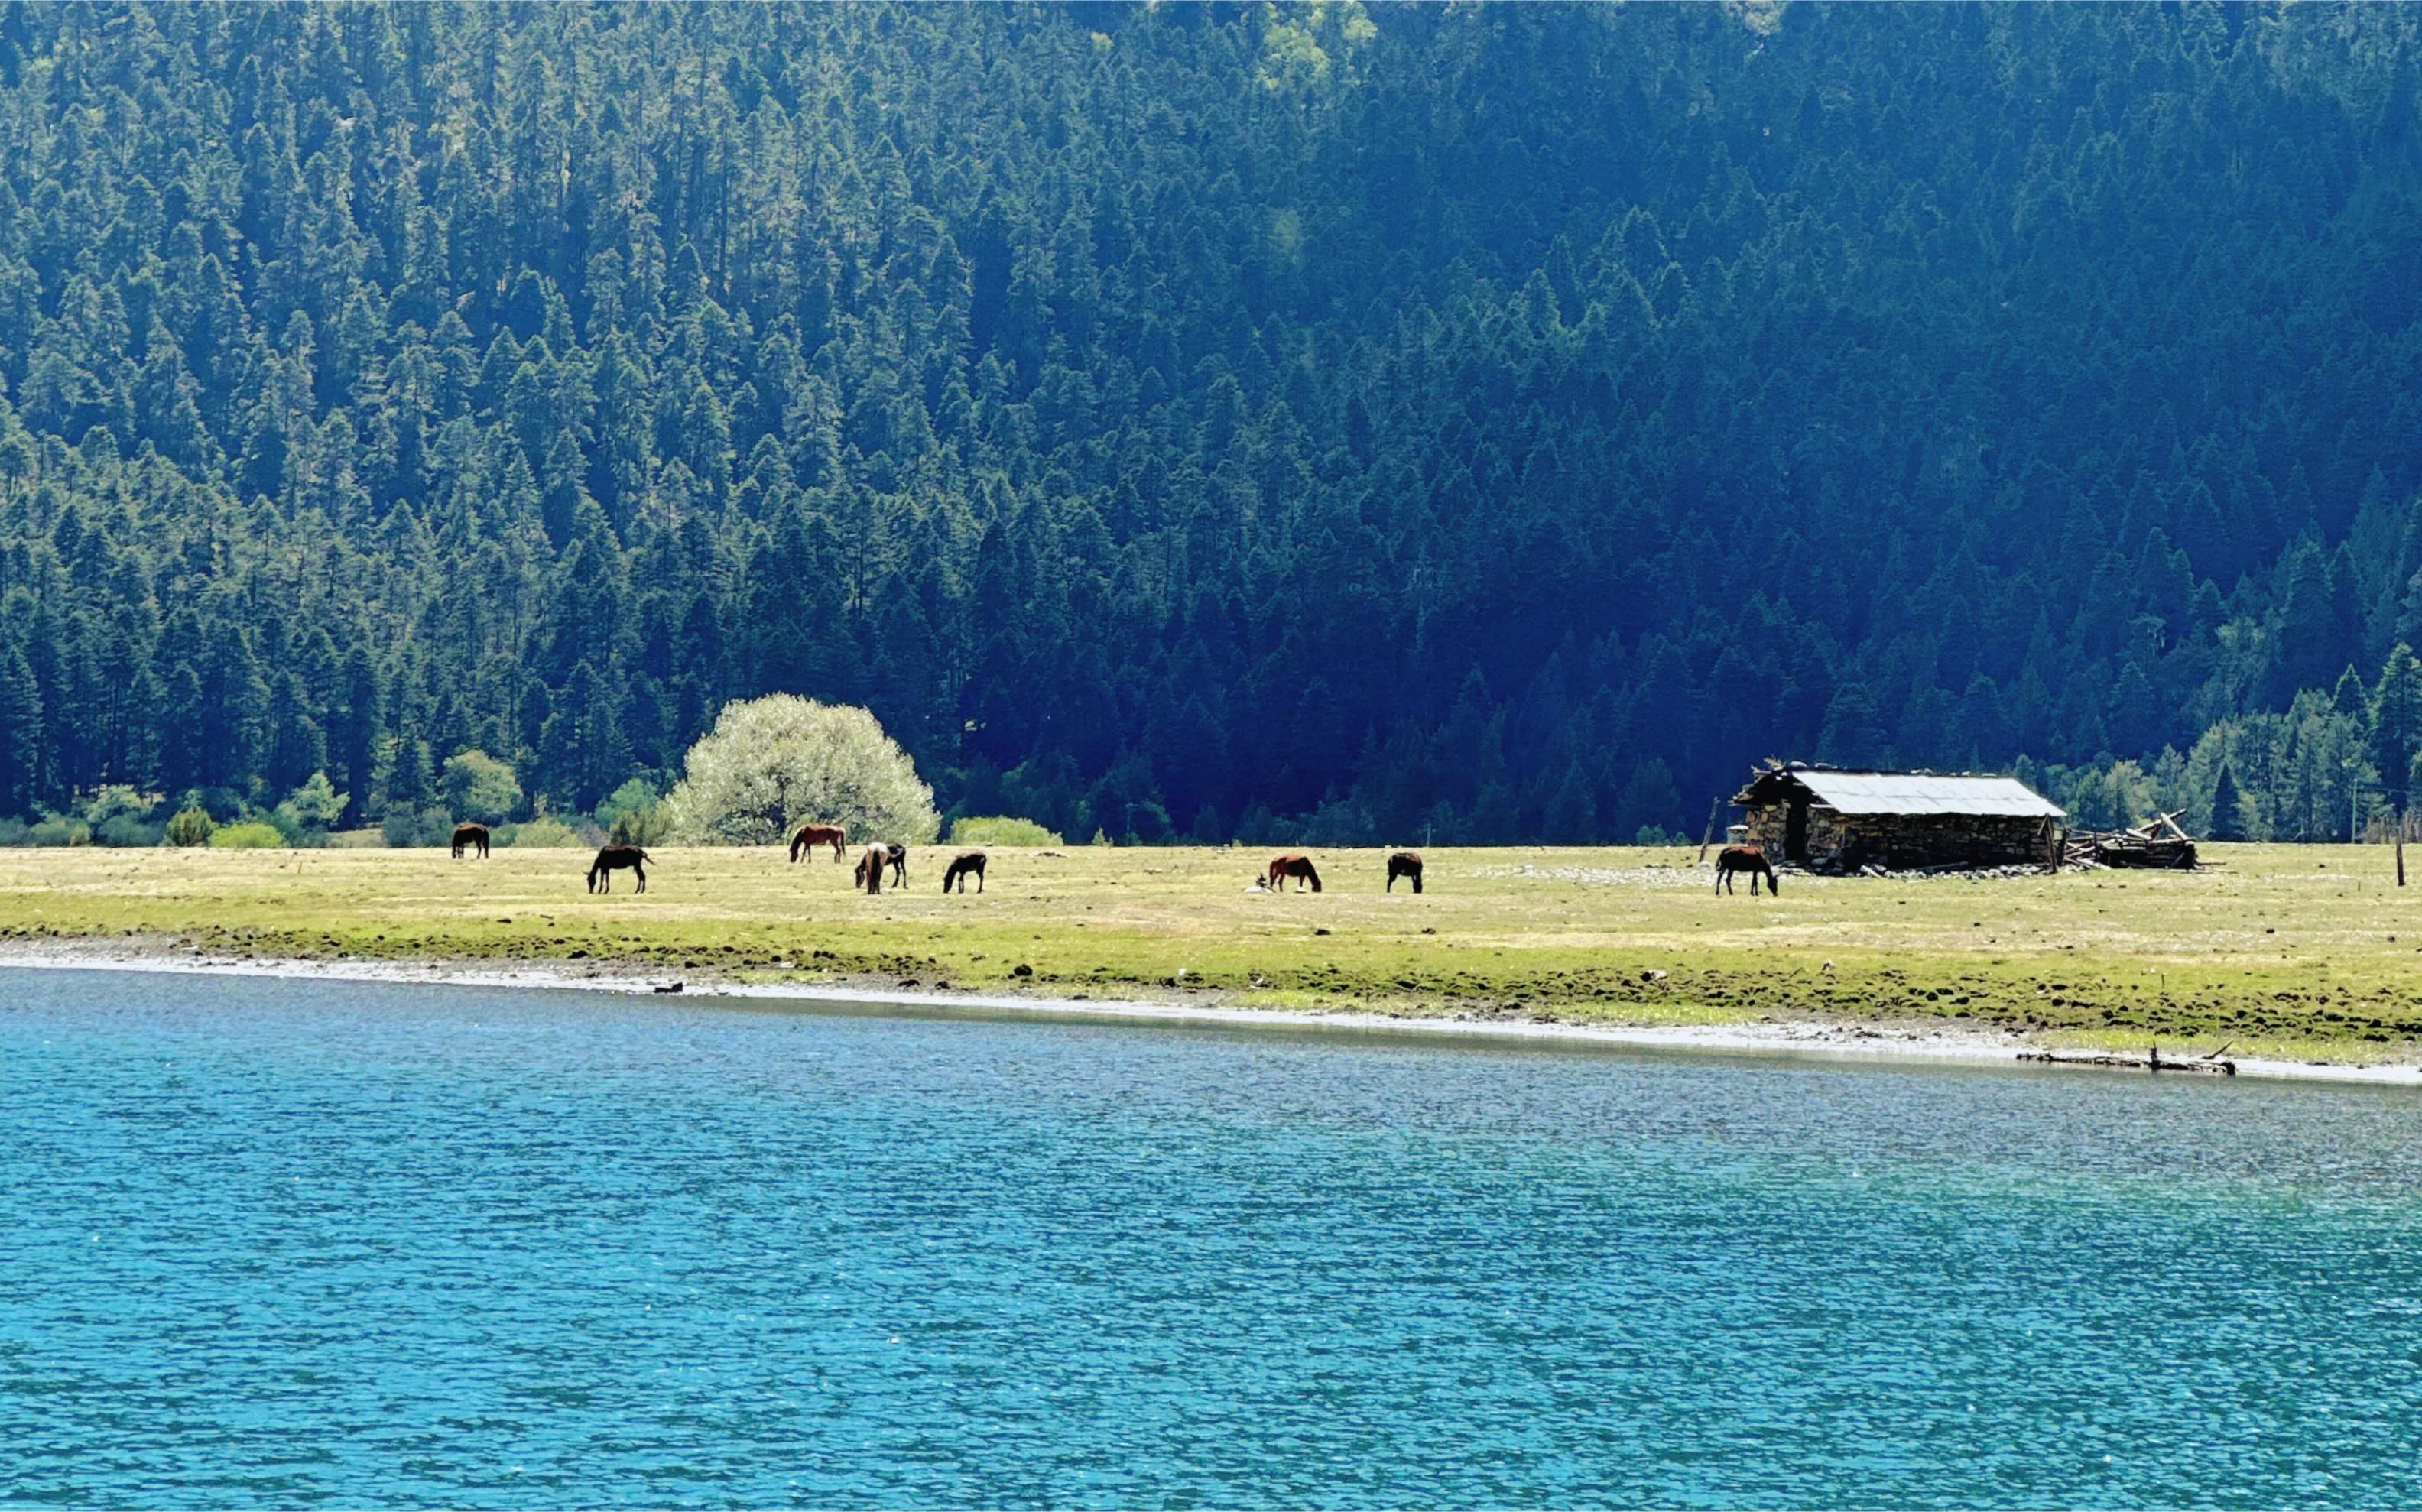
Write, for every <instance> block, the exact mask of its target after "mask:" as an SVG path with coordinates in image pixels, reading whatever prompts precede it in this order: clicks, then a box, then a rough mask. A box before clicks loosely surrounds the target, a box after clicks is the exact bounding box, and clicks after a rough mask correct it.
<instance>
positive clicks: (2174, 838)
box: [2068, 813, 2198, 872]
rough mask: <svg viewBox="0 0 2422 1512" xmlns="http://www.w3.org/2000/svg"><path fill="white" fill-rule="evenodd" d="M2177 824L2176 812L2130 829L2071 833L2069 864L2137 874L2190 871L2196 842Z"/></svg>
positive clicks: (2159, 816)
mask: <svg viewBox="0 0 2422 1512" xmlns="http://www.w3.org/2000/svg"><path fill="white" fill-rule="evenodd" d="M2068 864H2069V865H2071V866H2111V867H2120V868H2125V869H2128V870H2131V871H2139V872H2192V871H2194V869H2195V867H2196V865H2197V864H2198V863H2197V861H2196V859H2195V843H2194V840H2193V838H2191V837H2190V836H2189V835H2188V834H2187V832H2186V831H2185V830H2183V829H2180V828H2179V827H2178V814H2177V813H2163V814H2155V815H2154V816H2153V817H2152V818H2151V819H2149V820H2147V822H2145V823H2144V824H2141V825H2137V826H2135V827H2132V828H2129V829H2105V830H2091V829H2089V830H2079V831H2076V832H2073V833H2071V834H2070V835H2069V837H2068Z"/></svg>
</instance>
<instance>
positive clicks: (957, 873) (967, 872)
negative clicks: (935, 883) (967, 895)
mask: <svg viewBox="0 0 2422 1512" xmlns="http://www.w3.org/2000/svg"><path fill="white" fill-rule="evenodd" d="M969 877H974V878H975V879H976V890H977V891H978V892H982V891H983V882H984V853H983V852H982V851H965V852H962V853H961V854H960V855H958V856H956V857H954V858H952V861H951V866H950V870H948V871H946V872H944V873H943V874H942V890H943V891H945V892H948V891H950V890H951V884H952V883H953V882H955V883H957V884H958V885H959V890H960V891H961V892H965V891H967V878H969Z"/></svg>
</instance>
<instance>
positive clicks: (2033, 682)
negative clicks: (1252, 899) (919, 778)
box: [0, 4, 2422, 843]
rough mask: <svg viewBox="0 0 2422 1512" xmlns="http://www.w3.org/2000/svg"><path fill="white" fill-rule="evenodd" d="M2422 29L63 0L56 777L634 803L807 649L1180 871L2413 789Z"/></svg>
mask: <svg viewBox="0 0 2422 1512" xmlns="http://www.w3.org/2000/svg"><path fill="white" fill-rule="evenodd" d="M2417 30H2422V14H2417V13H2416V12H2414V11H2413V10H2410V9H2405V8H2337V7H2334V6H2326V5H2302V6H2295V7H2292V8H2272V7H2269V6H2256V5H2188V6H2183V7H2178V6H2163V7H2159V8H2155V7H2054V6H2039V7H2024V8H2020V7H2009V8H2001V7H1981V6H1961V7H1947V6H1946V7H1907V8H1899V7H1894V8H1885V7H1846V8H1824V7H1813V6H1797V5H1795V6H1790V7H1787V8H1769V7H1765V6H1760V5H1749V6H1732V7H1726V8H1712V7H1710V8H1678V7H1653V6H1652V7H1627V8H1555V7H1547V6H1519V7H1513V6H1508V7H1497V8H1480V7H1457V8H1394V7H1387V6H1370V7H1367V8H1366V7H1363V6H1359V5H1354V4H1327V5H1320V4H1313V5H1305V6H1286V7H1280V8H1269V7H1265V6H1250V7H1247V6H1164V7H1160V8H1124V7H1115V6H1109V5H1075V6H1014V7H999V6H928V7H918V8H873V7H798V8H781V7H777V8H760V7H753V6H750V7H741V6H731V7H705V6H700V7H685V8H675V7H661V6H659V7H629V8H621V7H611V6H598V7H590V6H579V7H571V6H567V7H559V8H527V7H491V6H475V5H447V4H433V5H401V4H400V5H392V6H383V5H369V4H363V5H331V6H314V7H290V6H241V5H205V6H161V7H149V8H108V7H84V6H66V5H59V6H24V5H17V6H11V7H9V8H8V9H7V10H6V11H5V12H0V141H6V142H8V144H9V150H8V151H7V152H6V153H5V154H0V393H4V394H5V398H0V811H13V812H20V813H30V812H32V811H36V810H37V809H39V808H42V807H60V806H65V805H67V804H69V803H71V802H72V801H74V800H75V799H76V798H77V797H78V796H79V795H88V794H90V793H91V792H93V791H95V790H96V789H98V788H100V787H102V785H104V784H116V783H131V784H134V786H136V787H137V788H140V789H142V790H145V791H147V792H151V791H156V792H163V793H169V794H181V793H183V792H185V791H186V790H189V789H199V790H203V791H204V792H206V793H209V792H212V791H216V792H218V793H219V794H220V795H221V800H222V801H225V800H226V799H227V797H228V795H233V796H234V797H240V798H244V799H247V800H249V801H251V802H254V803H258V804H261V805H264V806H265V805H268V804H272V803H275V801H276V800H277V799H278V798H280V797H281V796H283V795H286V794H287V793H289V792H290V791H291V790H293V789H295V788H296V787H298V786H300V785H302V784H304V783H305V782H306V781H307V780H308V779H309V778H310V777H311V775H312V774H313V773H314V772H317V771H322V770H324V771H325V772H326V773H327V774H328V776H329V778H330V779H331V780H332V781H333V784H334V787H335V789H336V790H337V791H338V792H341V793H343V794H345V795H347V796H348V805H347V807H348V810H349V812H348V814H347V820H348V822H353V823H359V822H364V821H368V820H374V819H376V818H377V817H378V816H379V815H380V814H382V813H383V812H385V811H388V810H389V809H391V808H395V807H398V806H402V807H410V808H419V807H421V806H425V805H427V804H429V803H431V802H433V801H434V799H435V795H436V794H437V791H438V790H437V783H438V775H437V774H438V772H439V769H440V765H441V764H442V763H443V762H444V761H445V760H446V759H447V758H448V756H450V755H453V754H455V753H457V752H459V751H463V750H465V749H473V748H476V749H480V750H484V751H486V752H490V753H493V754H495V755H497V756H501V757H504V758H505V759H507V760H508V761H510V762H511V764H512V766H513V768H514V771H515V773H516V775H517V776H518V778H519V780H520V782H521V784H522V787H523V788H524V789H525V790H526V791H527V793H528V794H529V795H532V797H534V798H536V797H540V796H542V795H543V798H544V799H545V800H546V801H547V802H548V803H549V804H550V805H551V807H552V808H553V809H554V810H556V811H570V810H574V809H579V810H587V809H590V808H591V807H593V806H594V805H596V804H597V803H598V802H599V801H600V800H601V799H603V798H604V797H606V795H608V794H609V793H611V792H613V791H614V790H616V789H617V788H618V787H620V786H621V785H622V784H623V783H625V782H626V781H627V780H630V779H631V778H633V777H635V776H637V777H642V778H651V777H652V778H653V779H654V780H658V781H659V782H662V781H663V780H666V779H667V778H668V776H669V775H670V774H671V772H672V770H673V768H675V766H676V765H677V764H678V761H679V758H680V754H681V752H682V751H683V750H684V748H687V747H688V745H689V744H690V743H691V741H692V740H694V739H695V738H696V737H697V736H698V735H699V734H700V732H702V731H704V730H705V729H706V728H707V727H708V726H709V725H710V724H711V723H712V721H713V718H714V716H715V713H716V709H717V708H718V707H719V706H720V705H721V704H722V703H723V702H724V701H727V700H729V699H731V698H735V697H745V696H749V695H754V694H758V693H763V692H767V691H777V690H779V691H789V692H795V693H800V694H804V695H809V696H812V697H814V698H817V699H821V700H825V701H833V702H846V703H862V704H865V705H868V706H869V707H871V708H872V709H873V711H874V713H875V714H876V715H877V716H878V717H880V718H881V720H882V721H883V724H884V726H885V727H886V728H887V729H888V730H889V731H890V732H893V733H894V734H895V735H896V736H898V737H899V739H900V740H901V741H902V742H903V743H904V745H905V746H906V747H907V748H908V749H909V750H910V752H911V753H913V755H914V756H915V758H916V760H917V763H918V764H919V765H920V768H921V769H923V770H924V771H925V772H926V773H927V774H929V775H930V776H932V777H933V778H934V779H935V780H936V786H937V789H938V795H939V798H940V801H941V802H942V803H943V804H944V805H945V806H946V807H948V808H952V809H954V810H958V811H974V812H979V813H991V812H997V811H1008V812H1018V813H1025V814H1030V815H1031V816H1033V817H1035V818H1038V819H1041V820H1043V821H1045V822H1046V823H1047V824H1049V825H1050V826H1051V827H1054V828H1058V829H1062V830H1066V831H1069V832H1072V833H1077V832H1086V833H1089V832H1091V830H1092V829H1093V827H1095V826H1096V825H1104V826H1107V827H1109V828H1110V829H1111V830H1112V831H1113V832H1114V833H1116V832H1122V831H1126V830H1130V829H1132V830H1134V831H1137V832H1140V833H1143V834H1145V835H1146V836H1147V837H1149V836H1152V835H1155V834H1160V833H1179V834H1194V835H1199V836H1203V837H1206V838H1225V837H1227V836H1229V835H1231V834H1235V833H1237V832H1239V831H1242V832H1244V833H1247V834H1249V835H1253V836H1255V837H1257V838H1258V837H1259V836H1262V835H1265V834H1269V833H1273V832H1276V831H1278V830H1280V829H1282V828H1299V829H1300V830H1302V831H1303V832H1305V833H1306V834H1307V835H1308V837H1309V838H1313V839H1320V840H1345V839H1351V838H1362V837H1367V838H1371V839H1401V838H1411V837H1416V836H1418V835H1420V834H1421V833H1423V831H1424V830H1425V829H1426V830H1428V831H1429V832H1431V833H1432V834H1433V835H1434V838H1436V839H1437V840H1438V841H1439V842H1441V843H1442V842H1445V841H1448V840H1453V839H1472V840H1487V839H1500V838H1507V837H1516V836H1526V835H1528V836H1538V837H1542V838H1553V839H1576V840H1585V839H1596V838H1612V837H1625V838H1628V836H1629V835H1631V834H1632V833H1633V832H1634V831H1635V830H1636V829H1638V828H1639V827H1642V826H1643V825H1649V826H1662V827H1682V826H1685V825H1688V826H1690V827H1693V828H1695V822H1696V820H1697V818H1698V816H1699V815H1700V814H1701V813H1703V812H1704V808H1705V804H1706V800H1707V798H1708V797H1709V796H1710V795H1713V794H1714V793H1715V792H1717V791H1718V790H1720V789H1722V790H1724V791H1729V788H1730V786H1731V785H1732V784H1733V783H1734V782H1735V781H1736V780H1737V779H1738V777H1739V775H1740V773H1741V770H1742V768H1743V765H1744V764H1746V763H1747V762H1749V761H1750V760H1752V759H1754V758H1756V757H1760V756H1763V755H1767V754H1769V753H1774V754H1789V755H1819V756H1824V757H1828V758H1832V759H1836V760H1840V761H1845V762H1878V763H1880V762H1902V763H1924V764H1933V765H1937V766H1953V767H1962V766H1974V765H2006V764H2010V763H2012V762H2013V761H2015V760H2017V759H2018V758H2020V757H2021V756H2025V757H2030V758H2033V759H2035V760H2037V761H2039V762H2050V763H2068V764H2082V763H2097V764H2100V767H2101V768H2103V769H2108V768H2109V767H2110V764H2111V762H2112V760H2113V759H2114V758H2124V757H2139V758H2143V759H2144V760H2145V761H2146V762H2147V763H2148V764H2149V763H2151V762H2152V760H2153V758H2154V757H2155V755H2156V753H2157V752H2159V751H2160V750H2161V749H2162V748H2163V747H2164V746H2165V745H2170V744H2176V745H2178V746H2181V747H2184V746H2186V745H2188V744H2189V743H2190V742H2192V741H2194V738H2195V737H2196V736H2197V735H2198V734H2199V733H2201V732H2204V731H2205V730H2206V729H2207V727H2211V726H2215V725H2224V724H2225V725H2226V726H2227V728H2228V730H2230V731H2232V732H2236V731H2242V730H2244V729H2246V728H2250V726H2248V725H2247V724H2246V723H2245V721H2247V720H2249V719H2257V718H2265V717H2267V718H2272V719H2273V720H2274V721H2289V722H2291V723H2292V721H2294V720H2299V719H2315V720H2321V721H2323V722H2324V723H2326V722H2327V720H2328V719H2330V718H2333V717H2335V718H2337V719H2338V720H2339V721H2340V726H2338V727H2332V728H2335V729H2337V734H2336V735H2335V736H2333V737H2332V738H2333V739H2335V740H2336V741H2337V742H2338V744H2339V745H2342V746H2343V745H2347V744H2348V743H2349V742H2351V743H2352V744H2351V749H2352V750H2353V751H2355V752H2356V753H2357V754H2362V753H2363V752H2365V751H2367V750H2368V747H2367V745H2366V743H2367V742H2369V741H2371V740H2372V738H2373V737H2372V733H2371V730H2370V726H2371V715H2370V705H2371V703H2373V702H2374V701H2376V700H2375V699H2373V698H2372V697H2370V696H2369V694H2368V693H2367V690H2366V689H2364V688H2361V687H2357V688H2354V690H2353V691H2352V693H2351V694H2344V693H2343V692H2342V690H2340V689H2339V683H2340V676H2341V673H2342V671H2343V670H2344V669H2345V668H2347V667H2348V666H2349V664H2350V663H2359V664H2360V665H2362V666H2363V667H2364V668H2366V669H2367V674H2368V672H2369V669H2377V668H2380V667H2383V665H2392V664H2390V663H2389V652H2390V649H2391V648H2392V647H2393V646H2395V645H2396V644H2397V643H2398V641H2400V640H2405V639H2422V586H2417V584H2416V579H2415V574H2416V571H2417V569H2422V528H2417V525H2422V516H2417V513H2416V510H2415V505H2414V500H2415V497H2416V495H2417V491H2422V476H2418V475H2422V447H2416V446H2415V445H2414V438H2415V436H2416V435H2417V434H2422V413H2417V411H2422V382H2417V379H2422V373H2417V371H2416V369H2417V362H2422V325H2417V323H2416V318H2417V315H2422V207H2417V205H2416V197H2417V191H2422V130H2417V127H2422V122H2417V120H2416V115H2415V102H2414V87H2413V82H2412V81H2413V79H2414V76H2415V72H2416V68H2417V63H2422V59H2417V56H2416V40H2415V34H2416V32H2417ZM2406 659H2407V661H2408V662H2411V660H2412V658H2411V657H2410V656H2409V657H2407V658H2406ZM2392 669H2393V665H2392ZM2306 689H2312V690H2317V691H2315V692H2313V693H2311V694H2310V695H2309V696H2308V698H2307V699H2306V700H2305V701H2304V704H2303V705H2301V706H2299V707H2300V708H2301V709H2302V712H2301V713H2299V712H2298V710H2297V708H2291V704H2294V702H2295V701H2296V699H2297V695H2298V694H2299V693H2300V691H2303V690H2306ZM2400 696H2401V695H2400ZM2400 707H2401V705H2400ZM2409 712H2410V711H2409ZM2416 719H2417V721H2422V717H2416ZM2280 728H2287V726H2285V725H2282V726H2280ZM2227 738H2228V739H2236V738H2238V737H2237V736H2236V735H2234V734H2232V735H2230V736H2228V737H2227ZM2281 738H2286V737H2281ZM2400 738H2404V737H2400ZM2416 738H2422V737H2416ZM2333 749H2335V747H2334V748H2333ZM2400 749H2401V751H2402V752H2403V754H2404V755H2405V756H2406V757H2409V758H2410V755H2411V750H2412V741H2411V740H2410V739H2409V740H2408V741H2407V743H2406V745H2405V746H2404V747H2402V748H2400ZM2396 755H2397V753H2394V752H2392V753H2391V756H2392V758H2393V757H2395V756H2396ZM2171 759H2172V760H2173V761H2174V762H2177V761H2180V760H2182V758H2178V757H2176V756H2174V757H2172V758H2171ZM2352 759H2353V758H2352V757H2350V758H2349V760H2350V761H2351V760H2352ZM2250 760H2251V758H2250V757H2239V758H2237V759H2236V760H2235V761H2234V763H2233V764H2231V770H2232V772H2233V778H2232V780H2233V781H2234V782H2236V783H2237V784H2240V785H2241V786H2243V787H2245V788H2247V789H2249V790H2250V789H2252V788H2253V787H2254V786H2255V785H2256V783H2257V779H2258V774H2257V773H2255V772H2253V771H2252V770H2250V769H2249V766H2248V762H2249V761H2250ZM2317 760H2318V758H2317ZM2331 760H2333V761H2335V760H2336V758H2335V757H2333V758H2331ZM2221 764H2222V763H2221V761H2220V758H2219V754H2218V753H2216V752H2214V753H2207V756H2206V758H2205V766H2206V767H2207V768H2209V769H2210V771H2211V772H2212V773H2213V778H2212V780H2216V774H2217V771H2218V768H2219V766H2220V765H2221ZM2374 769H2375V770H2377V769H2378V767H2377V764H2376V763H2375V764H2374ZM2316 770H2317V771H2318V770H2319V768H2318V767H2317V768H2316ZM2336 770H2339V772H2340V774H2341V775H2340V776H2339V777H2338V778H2337V779H2336V780H2339V781H2340V782H2341V785H2342V786H2343V783H2344V781H2345V780H2348V779H2346V778H2345V776H2344V775H2343V774H2344V772H2345V771H2346V770H2351V768H2350V767H2348V766H2347V764H2345V763H2340V764H2339V767H2338V768H2336ZM2326 778H2327V774H2326V773H2324V774H2323V775H2322V777H2321V778H2317V779H2316V780H2324V779H2326ZM2391 779H2392V780H2393V782H2395V783H2399V784H2401V783H2402V781H2403V780H2405V774H2404V773H2403V772H2395V773H2392V774H2391ZM2313 801H2314V804H2315V805H2316V808H2315V810H2314V811H2316V812H2323V813H2326V812H2335V811H2342V810H2343V809H2344V807H2345V805H2344V804H2343V803H2340V804H2339V807H2338V809H2337V810H2332V809H2331V808H2330V807H2329V804H2330V802H2331V801H2334V800H2332V799H2330V797H2329V795H2327V794H2322V795H2318V796H2316V797H2315V798H2314V800H2313Z"/></svg>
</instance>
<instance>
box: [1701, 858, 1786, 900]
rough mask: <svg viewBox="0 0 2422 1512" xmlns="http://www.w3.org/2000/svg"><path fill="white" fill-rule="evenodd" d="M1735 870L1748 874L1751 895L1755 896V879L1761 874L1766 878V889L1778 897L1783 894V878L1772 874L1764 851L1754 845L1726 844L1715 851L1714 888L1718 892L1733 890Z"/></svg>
mask: <svg viewBox="0 0 2422 1512" xmlns="http://www.w3.org/2000/svg"><path fill="white" fill-rule="evenodd" d="M1735 872H1747V873H1748V874H1749V895H1750V896H1751V897H1753V898H1754V897H1756V896H1757V879H1758V878H1759V877H1761V876H1762V877H1764V878H1766V890H1768V891H1769V892H1771V893H1773V894H1774V895H1775V896H1776V897H1778V898H1779V897H1781V896H1783V878H1781V877H1779V876H1777V875H1775V874H1774V867H1773V864H1772V863H1770V862H1769V861H1768V860H1767V858H1766V852H1764V851H1762V850H1760V849H1759V848H1758V847H1756V846H1755V845H1727V846H1725V847H1724V848H1723V849H1722V850H1720V851H1718V852H1716V890H1717V891H1718V892H1730V891H1731V890H1733V874H1734V873H1735Z"/></svg>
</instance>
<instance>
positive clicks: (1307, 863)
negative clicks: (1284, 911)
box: [1268, 853, 1320, 892]
mask: <svg viewBox="0 0 2422 1512" xmlns="http://www.w3.org/2000/svg"><path fill="white" fill-rule="evenodd" d="M1288 877H1293V878H1295V890H1297V892H1301V891H1302V890H1303V888H1304V884H1305V883H1307V882H1309V883H1311V884H1312V890H1313V891H1314V892H1318V891H1319V890H1320V873H1319V872H1318V871H1317V870H1316V869H1315V868H1314V867H1313V864H1312V858H1311V857H1309V856H1297V855H1294V854H1293V853H1289V854H1288V855H1285V856H1279V857H1274V858H1271V861H1270V873H1269V877H1268V887H1269V890H1271V891H1272V892H1284V891H1285V890H1286V879H1287V878H1288Z"/></svg>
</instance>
